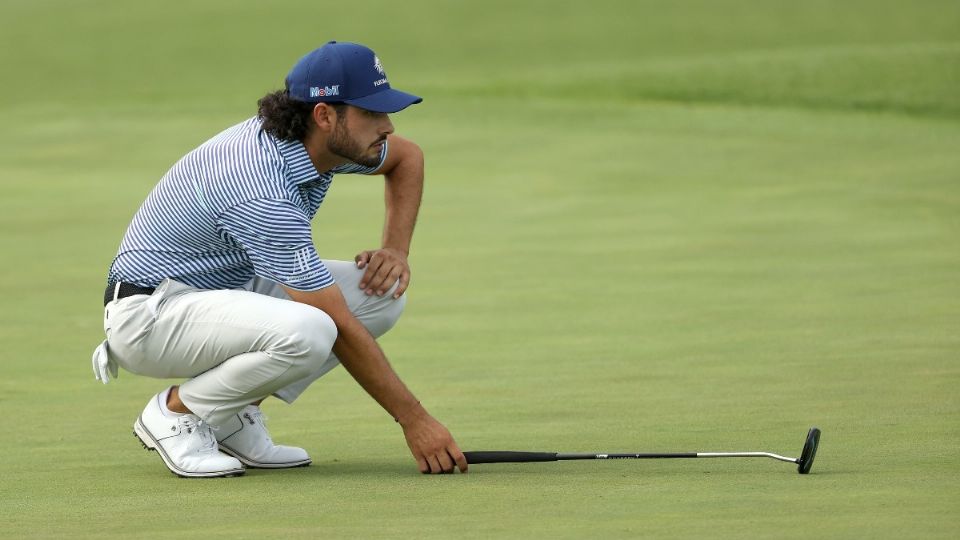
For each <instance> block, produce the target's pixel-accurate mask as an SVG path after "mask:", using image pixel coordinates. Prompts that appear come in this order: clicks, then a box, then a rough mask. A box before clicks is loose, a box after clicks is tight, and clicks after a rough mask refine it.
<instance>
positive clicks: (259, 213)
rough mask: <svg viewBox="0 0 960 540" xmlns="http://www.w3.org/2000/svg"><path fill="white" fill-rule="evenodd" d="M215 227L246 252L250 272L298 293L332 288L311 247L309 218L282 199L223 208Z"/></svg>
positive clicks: (318, 257)
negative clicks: (249, 263)
mask: <svg viewBox="0 0 960 540" xmlns="http://www.w3.org/2000/svg"><path fill="white" fill-rule="evenodd" d="M217 225H218V226H219V227H220V229H221V230H222V231H224V232H226V233H227V234H228V235H229V236H230V237H232V238H233V239H234V240H235V241H236V242H238V243H239V244H240V245H241V246H242V247H243V248H244V250H245V251H246V253H247V256H248V257H249V258H250V262H251V263H252V264H253V269H254V272H255V273H256V274H257V275H258V276H260V277H264V278H267V279H270V280H273V281H276V282H277V283H280V284H281V285H285V286H287V287H290V288H291V289H296V290H299V291H315V290H319V289H322V288H324V287H328V286H330V285H333V283H334V280H333V276H331V275H330V271H329V270H327V267H326V266H325V265H324V264H323V262H322V261H321V260H320V256H319V255H317V250H316V248H315V247H314V245H313V234H312V231H311V229H310V219H309V218H308V217H307V215H306V214H305V213H304V212H303V210H302V209H300V207H298V206H297V205H296V204H294V203H293V202H291V201H287V200H282V199H254V200H251V201H246V202H244V203H241V204H238V205H236V206H232V207H230V208H228V209H226V210H225V211H224V212H223V213H221V214H220V216H219V217H218V219H217Z"/></svg>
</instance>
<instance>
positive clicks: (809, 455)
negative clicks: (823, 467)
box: [797, 427, 820, 474]
mask: <svg viewBox="0 0 960 540" xmlns="http://www.w3.org/2000/svg"><path fill="white" fill-rule="evenodd" d="M819 445H820V428H815V427H812V428H810V431H808V432H807V440H806V442H804V443H803V451H802V452H800V459H798V460H797V472H798V473H800V474H807V473H809V472H810V467H813V458H814V457H816V455H817V446H819Z"/></svg>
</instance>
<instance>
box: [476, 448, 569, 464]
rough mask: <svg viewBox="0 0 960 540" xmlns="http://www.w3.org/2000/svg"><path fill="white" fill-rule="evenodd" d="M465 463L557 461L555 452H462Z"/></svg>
mask: <svg viewBox="0 0 960 540" xmlns="http://www.w3.org/2000/svg"><path fill="white" fill-rule="evenodd" d="M463 455H464V457H466V458H467V463H471V464H472V463H527V462H531V461H557V454H556V453H555V452H506V451H485V452H464V453H463Z"/></svg>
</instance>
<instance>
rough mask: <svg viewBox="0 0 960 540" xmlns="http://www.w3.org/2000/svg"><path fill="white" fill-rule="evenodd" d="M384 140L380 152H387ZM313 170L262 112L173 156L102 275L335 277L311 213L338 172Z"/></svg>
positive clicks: (299, 280) (236, 283)
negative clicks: (320, 249)
mask: <svg viewBox="0 0 960 540" xmlns="http://www.w3.org/2000/svg"><path fill="white" fill-rule="evenodd" d="M386 155H387V146H386V144H385V145H384V147H383V150H382V151H381V154H380V163H381V165H382V164H383V160H384V159H386ZM378 168H379V166H377V167H363V166H361V165H357V164H347V165H343V166H340V167H336V168H334V169H331V170H330V171H327V172H325V173H323V174H319V173H318V172H317V170H316V168H315V167H314V166H313V162H311V161H310V156H309V155H308V154H307V151H306V148H304V146H303V144H302V143H300V142H298V141H294V142H289V141H282V140H279V139H277V138H276V137H273V136H272V135H270V134H269V133H266V132H265V131H264V130H263V125H262V122H261V120H260V119H259V118H251V119H249V120H247V121H245V122H242V123H240V124H238V125H236V126H233V127H231V128H229V129H227V130H225V131H224V132H222V133H220V134H219V135H217V136H215V137H213V138H212V139H210V140H209V141H207V142H205V143H204V144H202V145H200V146H199V147H198V148H196V149H195V150H193V151H191V152H190V153H188V154H187V155H186V156H184V157H183V158H182V159H181V160H180V161H178V162H177V163H176V164H175V165H174V166H173V167H172V168H171V169H170V171H168V172H167V174H166V175H164V177H163V178H162V179H161V180H160V182H159V183H158V184H157V186H156V187H155V188H154V189H153V191H152V192H151V193H150V195H149V196H148V197H147V199H146V201H145V202H144V203H143V205H142V206H141V207H140V209H139V210H138V211H137V213H136V215H135V216H134V217H133V221H132V222H131V223H130V227H129V228H128V229H127V232H126V234H125V235H124V237H123V241H122V242H121V244H120V250H119V252H118V253H117V257H116V258H115V259H114V261H113V264H112V265H111V266H110V271H109V273H108V275H107V282H108V283H116V282H119V281H123V282H127V283H133V284H136V285H139V286H142V287H156V286H157V285H159V283H160V282H161V281H163V280H164V279H165V278H172V279H175V280H177V281H180V282H182V283H186V284H188V285H191V286H194V287H197V288H201V289H233V288H237V287H240V286H241V285H243V284H244V283H246V282H247V281H249V280H250V279H252V278H253V277H254V275H257V276H261V277H264V278H267V279H270V280H273V281H276V282H278V283H281V284H283V285H285V286H287V287H290V288H292V289H297V290H303V291H312V290H318V289H322V288H324V287H327V286H329V285H331V284H333V278H332V277H331V276H330V272H329V271H327V268H326V267H325V266H324V265H323V263H322V262H321V261H320V257H319V255H318V254H317V251H316V249H315V248H314V244H313V237H312V232H311V230H310V221H311V220H312V219H313V217H314V216H315V215H316V213H317V210H318V209H319V208H320V204H321V203H322V202H323V199H324V197H325V196H326V194H327V190H328V189H330V184H331V182H332V181H333V175H334V174H338V173H362V174H370V173H372V172H374V171H375V170H376V169H378Z"/></svg>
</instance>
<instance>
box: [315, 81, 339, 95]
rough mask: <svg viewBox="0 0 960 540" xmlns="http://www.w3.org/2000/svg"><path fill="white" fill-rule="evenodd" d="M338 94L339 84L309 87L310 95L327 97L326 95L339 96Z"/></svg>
mask: <svg viewBox="0 0 960 540" xmlns="http://www.w3.org/2000/svg"><path fill="white" fill-rule="evenodd" d="M339 95H340V85H339V84H335V85H333V86H324V87H320V86H311V87H310V97H327V96H339Z"/></svg>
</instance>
